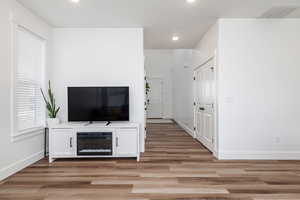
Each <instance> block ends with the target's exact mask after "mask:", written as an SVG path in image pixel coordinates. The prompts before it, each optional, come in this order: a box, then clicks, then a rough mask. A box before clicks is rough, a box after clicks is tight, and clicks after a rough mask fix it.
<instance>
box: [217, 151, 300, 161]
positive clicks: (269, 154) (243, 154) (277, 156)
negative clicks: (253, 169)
mask: <svg viewBox="0 0 300 200" xmlns="http://www.w3.org/2000/svg"><path fill="white" fill-rule="evenodd" d="M218 159H220V160H300V151H221V150H220V151H219V152H218Z"/></svg>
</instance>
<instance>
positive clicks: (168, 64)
mask: <svg viewBox="0 0 300 200" xmlns="http://www.w3.org/2000/svg"><path fill="white" fill-rule="evenodd" d="M173 66H174V53H173V50H160V49H147V50H145V70H146V72H147V77H148V78H161V79H162V80H163V118H169V119H171V118H172V117H173V100H172V99H173V84H172V70H173Z"/></svg>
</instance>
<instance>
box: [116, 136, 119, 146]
mask: <svg viewBox="0 0 300 200" xmlns="http://www.w3.org/2000/svg"><path fill="white" fill-rule="evenodd" d="M116 147H119V138H118V137H116Z"/></svg>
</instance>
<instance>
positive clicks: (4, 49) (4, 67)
mask: <svg viewBox="0 0 300 200" xmlns="http://www.w3.org/2000/svg"><path fill="white" fill-rule="evenodd" d="M11 16H13V18H14V20H15V21H16V22H17V23H19V24H21V25H23V26H25V27H26V28H28V29H30V30H32V31H34V32H35V33H37V34H39V35H40V36H42V37H44V38H45V39H50V36H51V28H50V27H49V26H48V25H47V24H45V23H44V22H43V21H41V20H40V19H39V18H37V17H36V16H34V15H33V14H31V13H30V12H29V11H28V10H26V9H25V8H23V7H22V6H21V5H19V4H18V3H16V2H15V1H14V0H1V2H0V27H1V28H0V29H1V31H0V44H1V45H0V56H1V57H0V66H1V73H0V87H1V91H0V99H1V101H0V110H1V112H0V123H1V125H0V147H1V151H0V180H2V179H4V178H5V177H7V176H9V175H11V174H13V173H15V172H16V171H18V170H20V169H22V168H24V167H26V166H27V165H29V164H31V163H32V162H35V161H37V160H39V159H40V158H42V157H43V145H44V143H43V141H44V140H43V135H42V134H38V135H36V136H33V137H30V138H26V139H22V140H20V141H18V142H12V138H11V134H12V129H11V125H12V121H11V117H12V116H11V114H12V112H11V106H12V99H11V92H12V60H11V58H12V53H11V52H12V29H11V21H10V18H11Z"/></svg>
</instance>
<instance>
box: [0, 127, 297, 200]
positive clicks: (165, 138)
mask: <svg viewBox="0 0 300 200" xmlns="http://www.w3.org/2000/svg"><path fill="white" fill-rule="evenodd" d="M147 130H148V134H147V141H146V152H145V153H143V155H142V156H141V161H140V162H136V161H135V160H134V159H126V158H125V159H82V160H81V159H74V160H72V159H62V160H57V161H56V162H54V163H51V164H49V163H48V162H47V160H46V159H43V160H41V161H39V162H37V163H35V164H33V165H31V166H29V167H27V168H25V169H23V170H22V171H20V172H19V173H17V174H15V175H13V176H11V177H9V178H8V179H6V180H4V181H2V182H0V200H99V199H100V200H101V199H103V200H300V161H267V160H257V161H249V160H248V161H247V160H245V161H241V160H235V161H231V160H226V161H219V160H217V159H215V158H214V157H213V156H212V155H211V153H210V152H209V151H208V150H207V149H206V148H204V146H203V145H201V143H199V142H197V141H195V140H194V139H192V138H191V137H190V136H189V135H188V134H187V133H186V132H184V131H183V130H182V129H181V128H180V127H179V126H178V125H176V124H149V125H148V128H147Z"/></svg>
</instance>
